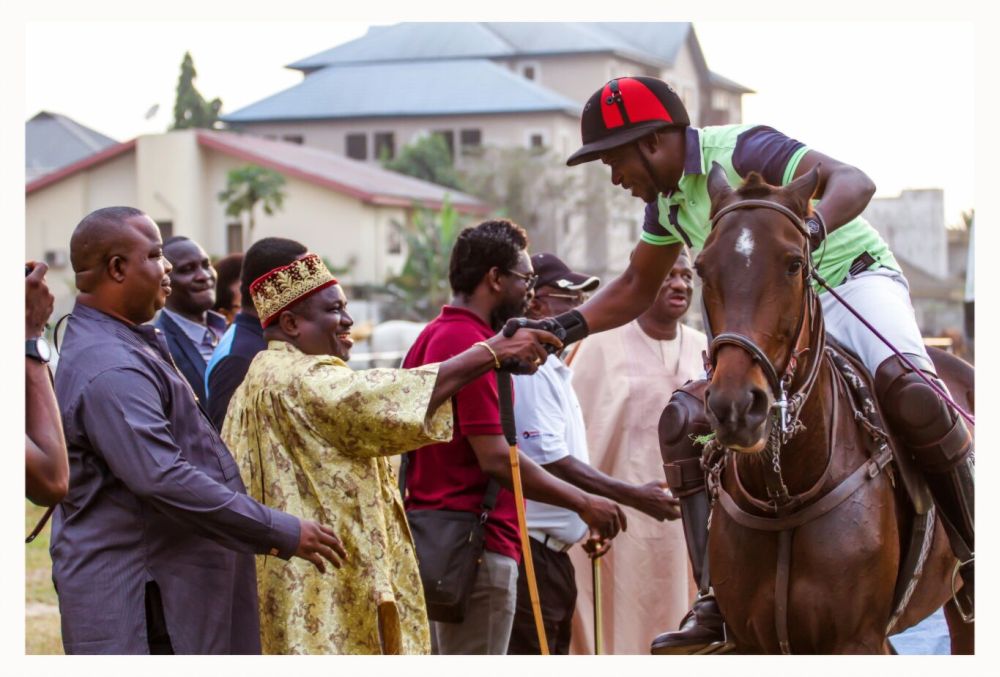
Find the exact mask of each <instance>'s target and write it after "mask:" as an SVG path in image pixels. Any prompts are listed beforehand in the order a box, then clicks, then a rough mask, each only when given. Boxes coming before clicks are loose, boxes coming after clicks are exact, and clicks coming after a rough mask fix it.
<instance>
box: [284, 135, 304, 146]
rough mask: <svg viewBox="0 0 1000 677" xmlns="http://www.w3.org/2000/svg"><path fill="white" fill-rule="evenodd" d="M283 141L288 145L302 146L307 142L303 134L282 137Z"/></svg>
mask: <svg viewBox="0 0 1000 677" xmlns="http://www.w3.org/2000/svg"><path fill="white" fill-rule="evenodd" d="M281 140H282V141H287V142H288V143H297V144H299V145H300V146H301V145H302V144H303V142H304V141H305V137H304V136H302V135H301V134H285V135H283V136H282V137H281Z"/></svg>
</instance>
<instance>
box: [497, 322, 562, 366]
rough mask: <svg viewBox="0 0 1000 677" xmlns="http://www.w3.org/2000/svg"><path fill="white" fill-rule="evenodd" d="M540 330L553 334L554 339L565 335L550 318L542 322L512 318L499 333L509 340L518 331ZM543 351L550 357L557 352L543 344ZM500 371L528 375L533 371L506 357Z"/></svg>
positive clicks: (522, 363) (518, 361)
mask: <svg viewBox="0 0 1000 677" xmlns="http://www.w3.org/2000/svg"><path fill="white" fill-rule="evenodd" d="M522 328H523V329H541V330H543V331H547V332H549V333H550V334H555V336H556V338H559V339H560V340H561V339H562V336H560V333H563V334H565V331H563V329H562V327H560V326H559V324H558V323H557V322H556V321H555V320H554V319H552V318H551V317H546V318H544V319H542V320H529V319H528V318H526V317H512V318H511V319H509V320H507V323H506V324H505V325H504V326H503V329H501V330H500V331H501V333H503V335H504V336H506V337H507V338H510V337H511V336H513V335H514V334H515V333H517V330H518V329H522ZM545 350H546V351H548V353H549V354H550V355H551V354H552V353H554V352H556V350H558V349H557V348H556V347H555V346H553V345H549V344H548V343H546V344H545ZM500 369H502V370H503V371H509V372H510V373H512V374H530V373H531V372H532V371H533V370H534V369H533V367H532V366H531V365H528V364H526V363H524V362H522V361H521V360H519V359H517V358H516V357H508V358H506V359H504V360H502V361H501V362H500Z"/></svg>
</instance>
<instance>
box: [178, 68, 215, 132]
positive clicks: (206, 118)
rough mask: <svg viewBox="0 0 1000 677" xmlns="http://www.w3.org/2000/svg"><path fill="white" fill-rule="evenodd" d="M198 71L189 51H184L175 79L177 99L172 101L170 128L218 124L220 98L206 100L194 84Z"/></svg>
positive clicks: (203, 126) (207, 126)
mask: <svg viewBox="0 0 1000 677" xmlns="http://www.w3.org/2000/svg"><path fill="white" fill-rule="evenodd" d="M196 77H198V73H197V72H196V71H195V69H194V60H193V59H192V58H191V52H184V60H183V61H182V62H181V76H180V78H179V79H178V80H177V99H176V101H174V123H173V124H172V125H171V126H170V129H192V128H201V129H211V128H213V127H215V126H216V125H217V124H218V121H219V111H220V110H222V100H221V99H219V98H215V99H212V100H211V101H206V100H205V97H203V96H202V95H201V92H199V91H198V89H197V88H196V87H195V86H194V79H195V78H196Z"/></svg>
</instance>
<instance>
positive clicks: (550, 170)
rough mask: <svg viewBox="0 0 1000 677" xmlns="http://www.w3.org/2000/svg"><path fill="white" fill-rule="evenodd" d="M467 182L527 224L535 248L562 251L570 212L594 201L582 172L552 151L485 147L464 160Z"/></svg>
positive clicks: (502, 211) (473, 190)
mask: <svg viewBox="0 0 1000 677" xmlns="http://www.w3.org/2000/svg"><path fill="white" fill-rule="evenodd" d="M462 181H463V184H464V185H465V187H466V192H468V193H469V194H471V195H474V196H476V197H477V198H479V199H480V200H482V201H483V202H486V203H487V204H489V205H494V206H496V207H497V212H498V215H499V216H502V217H504V218H508V219H510V220H511V221H514V222H515V223H517V224H519V225H521V226H523V227H524V228H525V230H527V231H528V234H529V236H530V238H531V250H532V251H536V252H539V251H550V252H557V251H560V250H559V240H560V230H561V228H562V224H563V223H564V222H565V220H566V218H567V214H569V213H571V212H574V211H580V210H582V209H584V208H586V206H587V205H588V203H589V202H590V201H591V200H593V199H594V194H593V193H587V192H583V191H581V190H580V185H581V182H582V178H581V173H580V172H579V171H576V172H568V171H566V165H565V159H564V158H562V157H559V156H557V155H556V154H555V153H554V152H552V151H551V150H548V149H536V148H519V147H515V148H498V147H494V146H487V147H484V148H482V149H481V151H480V155H479V156H478V157H470V158H467V160H466V161H465V162H464V163H463V172H462ZM604 182H605V183H608V182H607V181H606V180H605V181H604Z"/></svg>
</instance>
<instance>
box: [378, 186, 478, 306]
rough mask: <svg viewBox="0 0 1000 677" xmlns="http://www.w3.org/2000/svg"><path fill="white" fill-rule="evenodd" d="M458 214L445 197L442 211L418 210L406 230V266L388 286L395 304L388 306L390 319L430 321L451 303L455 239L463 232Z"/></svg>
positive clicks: (397, 225) (396, 224)
mask: <svg viewBox="0 0 1000 677" xmlns="http://www.w3.org/2000/svg"><path fill="white" fill-rule="evenodd" d="M462 225H463V224H462V223H461V222H460V219H459V215H458V212H457V211H456V210H455V208H454V206H452V204H451V201H450V200H449V199H448V198H447V197H445V200H444V204H443V205H442V206H441V211H439V212H434V211H432V210H429V209H418V210H416V212H415V213H414V215H413V223H412V224H411V226H410V227H409V228H403V226H401V225H400V224H398V223H395V224H394V226H395V227H397V228H401V229H402V230H403V237H404V238H405V240H406V247H407V256H406V263H404V264H403V270H402V271H401V272H400V274H399V275H397V276H395V277H393V278H391V279H390V280H389V281H388V282H387V283H386V289H387V291H388V292H389V293H390V294H391V295H392V296H393V297H394V299H395V302H393V303H390V304H388V305H389V307H388V309H387V310H388V315H389V316H390V317H395V318H402V319H409V320H418V321H419V320H430V319H433V318H434V316H435V315H437V313H438V311H439V310H441V306H443V305H444V304H446V303H448V301H449V300H450V299H451V286H450V285H449V283H448V263H449V261H450V260H451V250H452V247H454V246H455V239H456V238H457V237H458V233H459V231H461V228H462Z"/></svg>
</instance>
